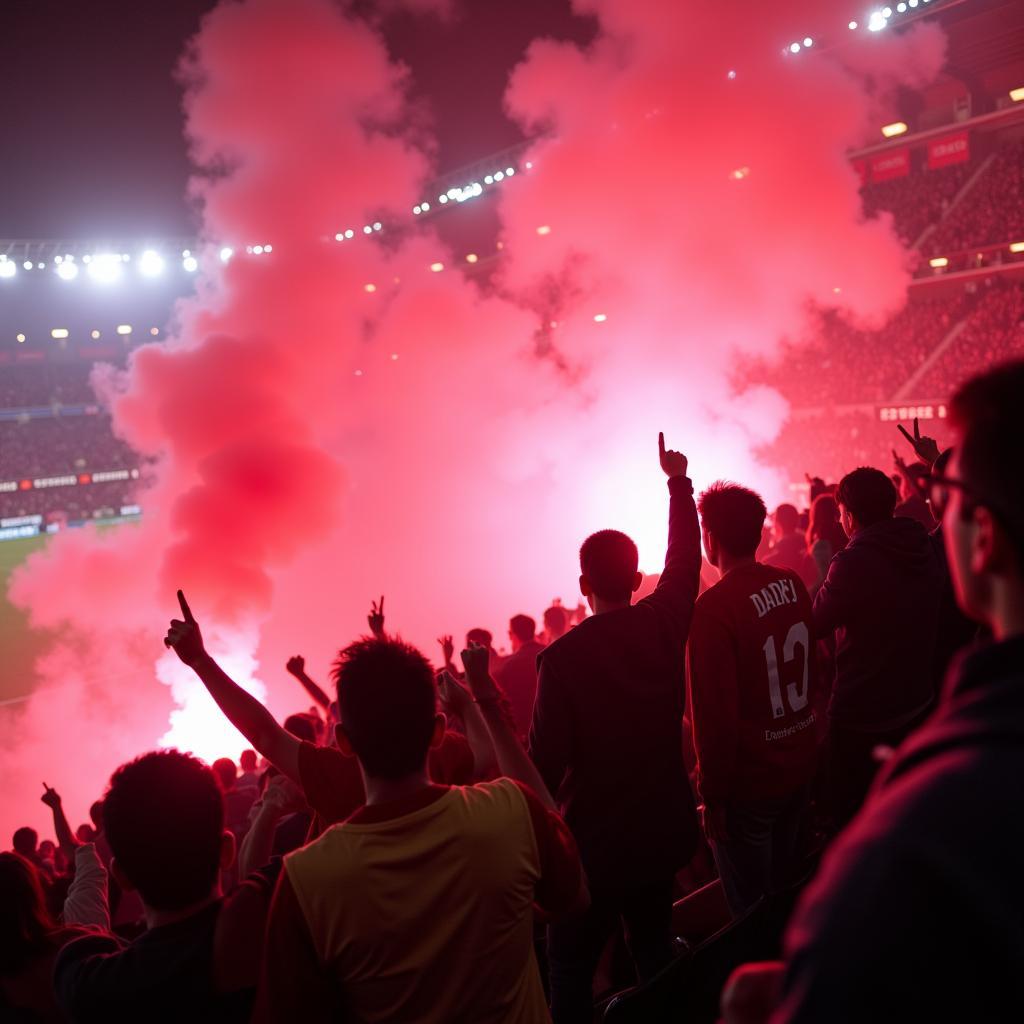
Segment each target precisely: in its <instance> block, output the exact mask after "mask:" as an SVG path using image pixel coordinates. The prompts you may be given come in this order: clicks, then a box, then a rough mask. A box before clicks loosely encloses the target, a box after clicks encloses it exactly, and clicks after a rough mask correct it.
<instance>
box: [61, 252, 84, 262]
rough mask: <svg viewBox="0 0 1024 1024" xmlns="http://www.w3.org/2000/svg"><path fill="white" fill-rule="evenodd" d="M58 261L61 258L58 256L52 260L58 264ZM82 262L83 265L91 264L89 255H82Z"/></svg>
mask: <svg viewBox="0 0 1024 1024" xmlns="http://www.w3.org/2000/svg"><path fill="white" fill-rule="evenodd" d="M60 261H61V257H60V256H57V257H55V258H54V261H53V262H54V263H60ZM82 262H83V263H91V262H92V256H90V255H89V254H88V253H86V254H85V255H84V256H83V257H82Z"/></svg>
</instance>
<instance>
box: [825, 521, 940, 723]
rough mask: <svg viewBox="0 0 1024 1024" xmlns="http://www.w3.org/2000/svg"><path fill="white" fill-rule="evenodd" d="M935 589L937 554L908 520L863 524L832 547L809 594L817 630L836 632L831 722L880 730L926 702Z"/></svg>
mask: <svg viewBox="0 0 1024 1024" xmlns="http://www.w3.org/2000/svg"><path fill="white" fill-rule="evenodd" d="M940 593H941V572H940V568H939V565H938V562H937V560H936V556H935V552H934V550H933V548H932V545H931V544H930V543H929V538H928V534H927V532H926V531H925V529H924V527H923V526H922V525H921V524H920V523H918V522H916V521H914V520H913V519H906V518H903V517H902V516H897V517H895V518H892V519H884V520H882V521H881V522H879V523H873V524H872V525H871V526H866V527H864V528H863V529H861V530H858V531H857V533H856V534H854V536H853V537H852V538H851V539H850V542H849V544H847V546H846V547H845V548H844V549H843V550H842V551H839V552H837V554H836V555H835V557H834V558H833V559H832V562H831V563H830V565H829V568H828V575H827V576H826V577H825V580H824V582H823V583H822V585H821V588H820V589H819V590H818V593H817V595H816V596H815V598H814V626H815V632H816V634H817V635H818V636H819V637H825V636H828V634H829V633H831V632H832V631H833V630H834V631H835V634H836V674H835V680H834V683H833V687H832V697H831V699H830V701H829V707H828V714H829V718H830V719H831V720H832V721H834V722H836V723H839V724H841V725H843V726H845V727H847V728H850V729H857V730H861V731H864V732H882V731H885V730H888V729H896V728H899V727H900V726H902V725H905V724H906V723H908V722H910V721H912V720H913V719H914V718H915V717H916V716H917V715H918V714H919V713H920V712H922V711H924V710H925V709H926V708H927V707H928V705H929V704H930V703H931V701H932V700H933V698H934V695H935V692H934V691H935V682H934V677H933V674H932V659H933V652H934V649H935V635H936V624H937V621H938V611H939V598H940Z"/></svg>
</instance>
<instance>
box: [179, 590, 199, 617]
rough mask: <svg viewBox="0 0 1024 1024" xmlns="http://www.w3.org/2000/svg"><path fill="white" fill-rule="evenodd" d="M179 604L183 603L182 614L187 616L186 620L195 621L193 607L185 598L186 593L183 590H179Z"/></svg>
mask: <svg viewBox="0 0 1024 1024" xmlns="http://www.w3.org/2000/svg"><path fill="white" fill-rule="evenodd" d="M178 604H179V605H181V614H182V615H184V616H185V621H186V622H195V621H196V620H195V619H194V618H193V616H192V609H191V608H189V606H188V601H186V600H185V594H184V593H183V592H182V591H180V590H179V591H178Z"/></svg>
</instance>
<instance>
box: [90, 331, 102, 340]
mask: <svg viewBox="0 0 1024 1024" xmlns="http://www.w3.org/2000/svg"><path fill="white" fill-rule="evenodd" d="M99 336H100V332H99V331H92V332H91V333H90V335H89V337H90V338H92V340H93V341H98V340H99Z"/></svg>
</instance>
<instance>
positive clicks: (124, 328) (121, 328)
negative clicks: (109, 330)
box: [117, 324, 132, 335]
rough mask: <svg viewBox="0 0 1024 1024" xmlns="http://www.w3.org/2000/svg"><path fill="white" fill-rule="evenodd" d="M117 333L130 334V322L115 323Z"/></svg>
mask: <svg viewBox="0 0 1024 1024" xmlns="http://www.w3.org/2000/svg"><path fill="white" fill-rule="evenodd" d="M117 333H118V334H123V335H129V334H131V333H132V325H131V324H118V325H117Z"/></svg>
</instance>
